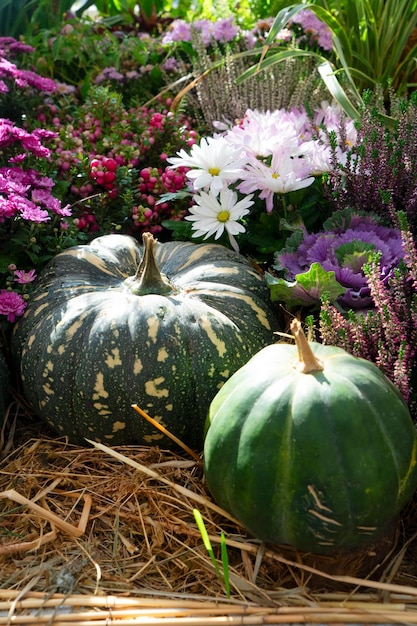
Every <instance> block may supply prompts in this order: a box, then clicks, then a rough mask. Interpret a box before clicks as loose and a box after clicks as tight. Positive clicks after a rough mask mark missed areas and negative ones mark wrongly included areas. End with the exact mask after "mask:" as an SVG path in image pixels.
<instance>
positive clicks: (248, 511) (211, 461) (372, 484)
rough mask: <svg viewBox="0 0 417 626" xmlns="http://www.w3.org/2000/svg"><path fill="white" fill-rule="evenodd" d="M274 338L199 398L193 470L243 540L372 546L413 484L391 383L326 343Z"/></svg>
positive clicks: (405, 422) (409, 430) (412, 464)
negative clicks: (199, 433) (203, 423)
mask: <svg viewBox="0 0 417 626" xmlns="http://www.w3.org/2000/svg"><path fill="white" fill-rule="evenodd" d="M292 331H293V334H294V336H295V340H296V345H291V344H284V343H280V344H279V343H277V344H274V345H270V346H267V347H265V348H263V349H262V350H260V352H258V354H256V355H255V356H254V357H252V358H251V359H250V360H249V361H248V363H246V365H244V366H243V367H242V368H240V369H239V370H238V371H237V372H235V374H234V375H233V376H231V378H230V379H229V380H228V381H227V382H226V383H225V384H224V385H223V387H222V388H221V389H220V391H219V392H218V394H217V395H216V397H215V398H214V399H213V402H212V403H211V405H210V410H209V416H208V428H207V435H206V439H205V444H204V469H205V476H206V481H207V485H208V488H209V490H210V492H211V494H212V495H213V497H214V499H215V500H216V502H217V503H218V504H219V505H220V506H221V507H223V508H224V509H226V510H227V511H229V512H230V513H231V514H232V515H233V516H234V517H236V518H237V519H238V520H239V521H240V522H241V523H242V524H243V525H244V526H245V527H246V528H247V529H248V530H249V531H250V532H251V533H252V534H253V535H254V536H256V537H257V538H258V539H261V540H263V541H268V542H271V543H274V544H287V545H290V546H292V547H293V548H296V549H298V550H302V551H305V552H313V553H316V554H332V555H333V554H335V553H338V551H339V550H341V549H346V550H349V549H354V548H358V549H359V548H361V547H362V546H366V545H369V544H371V543H373V542H375V541H378V539H379V538H380V536H381V534H383V533H384V531H385V530H386V529H387V528H388V527H389V525H390V523H391V522H393V521H395V519H396V516H398V514H399V513H400V512H401V509H402V508H403V507H404V506H405V504H406V503H407V501H408V500H409V499H410V498H411V497H412V496H413V494H414V492H415V490H416V488H417V434H416V428H415V425H414V424H413V421H412V419H411V416H410V413H409V410H408V408H407V405H406V403H405V402H404V400H403V398H402V396H401V395H400V393H399V391H398V390H397V388H396V387H394V385H393V384H392V383H391V381H390V380H388V378H386V376H384V374H383V373H382V372H381V370H380V369H378V367H377V366H376V365H375V364H374V363H371V362H370V361H367V360H365V359H360V358H357V357H354V356H352V355H351V354H348V353H347V352H346V351H345V350H342V349H341V348H338V347H336V346H328V345H323V344H320V343H315V342H311V343H308V342H307V340H306V337H305V336H304V334H303V332H302V330H301V326H300V323H299V322H298V320H294V322H293V324H292Z"/></svg>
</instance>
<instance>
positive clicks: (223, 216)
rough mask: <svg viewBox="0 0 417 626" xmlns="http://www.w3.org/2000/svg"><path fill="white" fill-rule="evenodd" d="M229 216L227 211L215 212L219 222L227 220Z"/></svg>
mask: <svg viewBox="0 0 417 626" xmlns="http://www.w3.org/2000/svg"><path fill="white" fill-rule="evenodd" d="M229 218H230V213H229V211H220V213H217V219H218V220H219V222H228V221H229Z"/></svg>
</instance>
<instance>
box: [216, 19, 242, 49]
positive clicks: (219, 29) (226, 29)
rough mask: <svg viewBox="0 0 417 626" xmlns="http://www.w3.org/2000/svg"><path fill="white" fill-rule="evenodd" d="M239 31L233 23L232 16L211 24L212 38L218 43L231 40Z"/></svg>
mask: <svg viewBox="0 0 417 626" xmlns="http://www.w3.org/2000/svg"><path fill="white" fill-rule="evenodd" d="M238 33H239V28H238V27H237V26H236V24H234V23H233V16H232V17H228V18H225V19H223V20H218V21H217V22H215V23H214V25H213V32H212V36H213V39H215V40H216V41H219V42H220V43H227V42H228V41H233V39H235V37H237V35H238Z"/></svg>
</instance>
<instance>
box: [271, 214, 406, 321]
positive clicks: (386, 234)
mask: <svg viewBox="0 0 417 626" xmlns="http://www.w3.org/2000/svg"><path fill="white" fill-rule="evenodd" d="M324 227H325V230H324V231H320V232H318V233H312V234H303V232H302V231H297V232H296V233H294V235H292V236H291V237H290V238H289V240H288V242H287V246H286V247H285V248H283V249H282V250H280V251H278V252H276V253H275V265H274V269H275V270H278V272H280V273H281V276H282V277H281V278H276V277H273V276H271V275H268V276H267V281H268V284H269V287H270V289H271V298H272V300H282V301H284V302H286V303H287V304H290V305H294V304H302V305H311V304H314V303H316V304H320V299H321V296H323V295H324V294H325V293H326V296H327V298H329V297H330V299H331V300H332V301H335V302H337V303H338V304H339V305H340V306H341V307H342V308H344V309H366V308H370V307H372V306H373V305H374V302H373V299H372V296H371V293H370V288H369V285H368V281H367V277H366V275H365V273H364V269H363V268H364V265H365V264H366V263H368V262H370V261H371V260H372V259H373V258H374V256H375V254H378V255H379V259H380V272H381V279H382V280H384V282H386V281H388V280H389V278H390V276H392V273H393V271H394V268H395V267H397V266H398V264H399V262H400V260H401V259H402V258H403V257H404V251H403V246H402V239H401V231H400V230H399V229H397V228H388V227H386V226H383V225H381V224H380V223H379V222H378V218H377V217H373V216H371V215H369V214H367V215H366V216H364V215H359V214H351V212H350V211H339V212H336V213H335V214H334V216H332V217H331V218H330V219H329V220H327V221H326V222H325V223H324Z"/></svg>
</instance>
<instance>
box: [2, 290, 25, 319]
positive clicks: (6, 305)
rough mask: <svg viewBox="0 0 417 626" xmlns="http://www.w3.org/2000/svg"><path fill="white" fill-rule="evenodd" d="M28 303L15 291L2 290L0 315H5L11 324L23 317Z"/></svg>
mask: <svg viewBox="0 0 417 626" xmlns="http://www.w3.org/2000/svg"><path fill="white" fill-rule="evenodd" d="M26 306H27V304H26V302H25V301H24V299H23V298H22V296H21V295H20V294H18V293H15V292H14V291H7V289H0V315H5V316H6V317H7V320H8V321H9V322H12V323H13V322H14V321H15V320H16V317H19V316H20V315H23V312H24V310H25V309H26Z"/></svg>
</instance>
